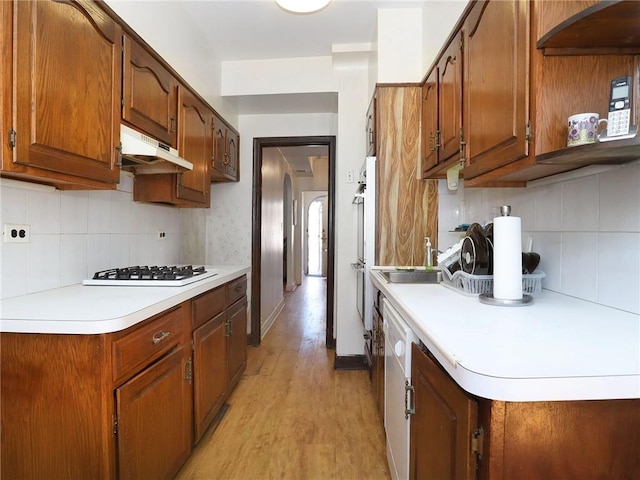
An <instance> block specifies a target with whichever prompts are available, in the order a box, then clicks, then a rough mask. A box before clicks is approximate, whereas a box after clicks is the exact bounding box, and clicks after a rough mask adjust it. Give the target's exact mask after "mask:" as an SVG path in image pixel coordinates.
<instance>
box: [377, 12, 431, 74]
mask: <svg viewBox="0 0 640 480" xmlns="http://www.w3.org/2000/svg"><path fill="white" fill-rule="evenodd" d="M377 33H378V42H377V45H378V59H377V66H378V75H377V82H378V83H399V82H419V81H420V79H421V78H422V76H423V75H424V71H423V70H422V58H421V57H422V9H420V8H395V9H394V8H385V9H380V10H378V29H377Z"/></svg>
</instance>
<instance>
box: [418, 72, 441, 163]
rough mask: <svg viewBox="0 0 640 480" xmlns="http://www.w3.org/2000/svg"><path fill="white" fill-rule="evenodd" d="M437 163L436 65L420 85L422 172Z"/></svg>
mask: <svg viewBox="0 0 640 480" xmlns="http://www.w3.org/2000/svg"><path fill="white" fill-rule="evenodd" d="M437 165H438V67H435V68H434V69H433V70H432V71H431V73H430V74H429V76H428V77H427V79H426V80H425V83H424V85H422V172H423V174H426V172H428V171H429V170H431V169H432V168H433V167H435V166H437Z"/></svg>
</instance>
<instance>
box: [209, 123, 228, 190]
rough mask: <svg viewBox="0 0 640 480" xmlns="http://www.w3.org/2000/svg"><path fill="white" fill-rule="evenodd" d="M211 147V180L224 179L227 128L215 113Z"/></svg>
mask: <svg viewBox="0 0 640 480" xmlns="http://www.w3.org/2000/svg"><path fill="white" fill-rule="evenodd" d="M212 130H213V148H212V153H211V181H213V182H220V181H226V180H227V177H226V171H227V165H226V163H225V162H226V159H227V157H226V151H227V148H226V147H227V145H226V143H227V137H226V133H227V128H226V125H225V124H224V122H223V121H222V120H221V119H220V118H218V117H217V116H216V115H214V116H213V127H212Z"/></svg>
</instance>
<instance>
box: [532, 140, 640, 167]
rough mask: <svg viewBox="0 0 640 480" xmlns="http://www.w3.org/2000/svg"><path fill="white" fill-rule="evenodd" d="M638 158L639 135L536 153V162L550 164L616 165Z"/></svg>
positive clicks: (639, 153)
mask: <svg viewBox="0 0 640 480" xmlns="http://www.w3.org/2000/svg"><path fill="white" fill-rule="evenodd" d="M637 159H640V137H638V136H636V137H634V138H628V139H625V140H613V141H610V142H596V143H591V144H588V145H580V146H578V147H568V148H563V149H561V150H556V151H554V152H549V153H543V154H541V155H536V163H541V164H550V165H576V166H582V165H616V164H622V163H627V162H631V161H633V160H637Z"/></svg>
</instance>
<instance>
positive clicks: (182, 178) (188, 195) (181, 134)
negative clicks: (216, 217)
mask: <svg viewBox="0 0 640 480" xmlns="http://www.w3.org/2000/svg"><path fill="white" fill-rule="evenodd" d="M178 98H179V102H178V151H179V152H180V155H181V156H182V157H184V158H185V159H187V160H189V161H190V162H191V163H193V170H191V171H186V172H184V173H182V174H179V175H178V192H177V196H178V198H179V199H182V200H186V201H189V202H194V203H200V204H203V205H206V206H208V205H209V195H210V188H211V186H210V185H211V177H210V173H209V162H210V159H211V152H212V149H213V145H212V136H211V122H212V118H213V113H212V112H211V110H210V109H209V108H208V107H207V106H206V105H205V104H204V103H203V102H202V101H201V100H200V99H199V98H198V97H196V96H195V95H194V94H193V93H192V92H191V91H190V90H188V89H187V88H184V87H182V86H181V87H180V88H179V93H178Z"/></svg>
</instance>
